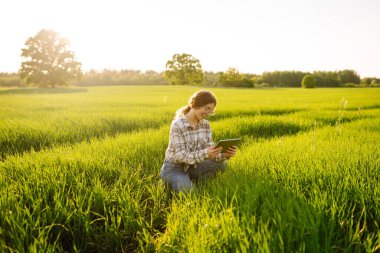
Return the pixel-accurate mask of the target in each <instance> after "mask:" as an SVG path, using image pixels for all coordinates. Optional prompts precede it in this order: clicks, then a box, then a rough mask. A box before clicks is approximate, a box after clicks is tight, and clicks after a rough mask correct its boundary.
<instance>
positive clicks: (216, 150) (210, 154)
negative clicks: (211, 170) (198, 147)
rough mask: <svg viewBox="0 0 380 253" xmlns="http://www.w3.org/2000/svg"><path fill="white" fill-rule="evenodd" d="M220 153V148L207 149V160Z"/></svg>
mask: <svg viewBox="0 0 380 253" xmlns="http://www.w3.org/2000/svg"><path fill="white" fill-rule="evenodd" d="M220 151H222V147H219V148H216V147H210V148H208V149H207V154H208V158H209V159H212V158H215V157H217V156H218V155H219V153H220Z"/></svg>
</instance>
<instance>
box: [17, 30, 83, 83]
mask: <svg viewBox="0 0 380 253" xmlns="http://www.w3.org/2000/svg"><path fill="white" fill-rule="evenodd" d="M68 45H69V42H68V40H66V39H64V38H61V37H60V36H59V34H58V33H56V32H54V31H50V30H41V31H39V32H38V33H37V35H35V36H34V37H31V38H29V39H28V40H27V41H26V43H25V46H26V47H25V48H23V49H22V54H21V56H22V57H23V58H24V59H25V60H24V61H23V62H22V63H21V68H20V70H19V74H20V77H21V78H22V79H23V80H24V81H25V82H26V83H27V84H32V85H36V86H40V87H55V86H61V85H67V84H68V83H69V82H70V81H73V80H77V79H79V78H80V77H81V75H82V73H81V64H80V63H79V62H77V61H76V60H75V56H74V53H73V52H72V51H69V50H68V49H67V47H68Z"/></svg>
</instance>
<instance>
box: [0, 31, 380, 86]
mask: <svg viewBox="0 0 380 253" xmlns="http://www.w3.org/2000/svg"><path fill="white" fill-rule="evenodd" d="M68 45H69V42H68V40H67V39H64V38H62V37H60V35H59V34H58V33H56V32H54V31H51V30H44V29H43V30H41V31H40V32H38V33H37V34H36V35H35V36H33V37H30V38H29V39H28V40H27V41H26V43H25V48H23V49H21V51H22V53H21V56H22V58H23V61H22V63H21V66H20V69H19V71H18V73H0V86H6V87H11V86H39V87H55V86H65V85H76V86H95V85H102V86H104V85H165V84H172V85H198V86H209V87H305V88H313V87H380V78H375V77H365V78H360V76H359V75H358V73H357V72H356V71H354V70H349V69H345V70H337V71H314V72H312V73H310V72H302V71H273V72H264V73H262V74H261V75H258V74H250V73H241V72H240V71H239V70H238V69H236V68H229V69H227V70H226V71H220V72H212V71H203V69H202V65H201V63H200V61H199V60H198V59H196V58H195V57H193V56H192V55H191V54H186V53H183V54H174V55H173V56H172V58H171V59H169V60H168V61H167V63H166V66H165V67H166V69H165V71H163V72H156V71H140V70H111V69H103V70H100V71H96V70H90V71H88V72H82V70H81V63H80V62H78V61H77V60H76V59H75V54H74V52H72V51H70V50H69V49H68Z"/></svg>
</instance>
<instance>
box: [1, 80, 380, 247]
mask: <svg viewBox="0 0 380 253" xmlns="http://www.w3.org/2000/svg"><path fill="white" fill-rule="evenodd" d="M197 90H199V88H197V87H177V86H141V87H90V88H60V89H0V145H1V148H0V152H1V156H0V252H7V251H9V252H25V251H27V252H60V251H69V252H76V251H78V252H131V251H143V252H154V251H160V252H376V251H379V250H380V149H379V147H380V89H368V88H367V89H359V88H353V89H311V90H304V89H219V88H215V89H210V90H211V91H213V92H214V93H215V94H216V96H217V98H218V105H217V110H216V115H215V116H213V117H212V118H211V119H210V121H211V127H212V129H213V137H214V140H218V139H221V138H233V137H242V139H243V142H242V144H241V145H240V147H239V151H238V153H237V155H236V156H235V157H234V158H233V159H231V160H230V161H229V164H228V168H227V171H226V172H225V173H223V174H221V175H218V176H217V177H216V178H215V179H213V180H211V181H209V182H206V183H203V184H199V185H198V186H197V188H196V190H195V191H194V192H192V193H191V194H187V195H186V194H177V195H176V194H175V195H173V196H172V197H171V196H170V195H169V194H168V192H167V189H165V187H164V185H163V184H162V182H161V181H160V178H159V171H160V167H161V165H162V162H163V160H164V153H165V149H166V147H167V143H168V131H169V126H170V122H171V120H172V118H173V116H174V112H175V111H176V109H177V108H179V107H181V106H183V105H185V104H186V102H187V99H188V98H189V96H190V95H192V94H193V93H194V92H195V91H197Z"/></svg>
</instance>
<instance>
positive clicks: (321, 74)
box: [0, 69, 380, 87]
mask: <svg viewBox="0 0 380 253" xmlns="http://www.w3.org/2000/svg"><path fill="white" fill-rule="evenodd" d="M229 72H231V70H227V71H226V72H211V71H204V72H203V75H204V81H203V83H202V84H196V85H201V86H208V87H301V83H302V79H303V78H304V77H305V76H306V75H310V74H311V75H313V76H314V77H315V78H316V79H317V87H380V78H376V77H365V78H360V77H359V76H357V75H352V79H344V78H342V77H344V75H342V73H347V72H350V73H352V72H353V73H355V72H354V71H351V70H342V71H315V72H312V73H308V72H301V71H273V72H264V73H263V74H262V75H257V74H249V73H248V74H246V73H239V75H238V76H237V77H236V76H232V78H229ZM232 72H233V71H232ZM82 75H83V76H82V78H81V79H80V80H77V81H74V82H72V83H71V85H75V86H107V85H108V86H114V85H168V84H169V81H168V80H167V79H165V78H164V72H156V71H152V70H151V71H140V70H110V69H104V70H100V71H96V70H90V71H88V72H85V73H83V74H82ZM358 77H359V78H358ZM233 78H235V79H233ZM0 86H2V87H25V86H29V85H28V84H26V83H25V81H23V80H22V79H21V78H20V76H19V74H18V73H0Z"/></svg>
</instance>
